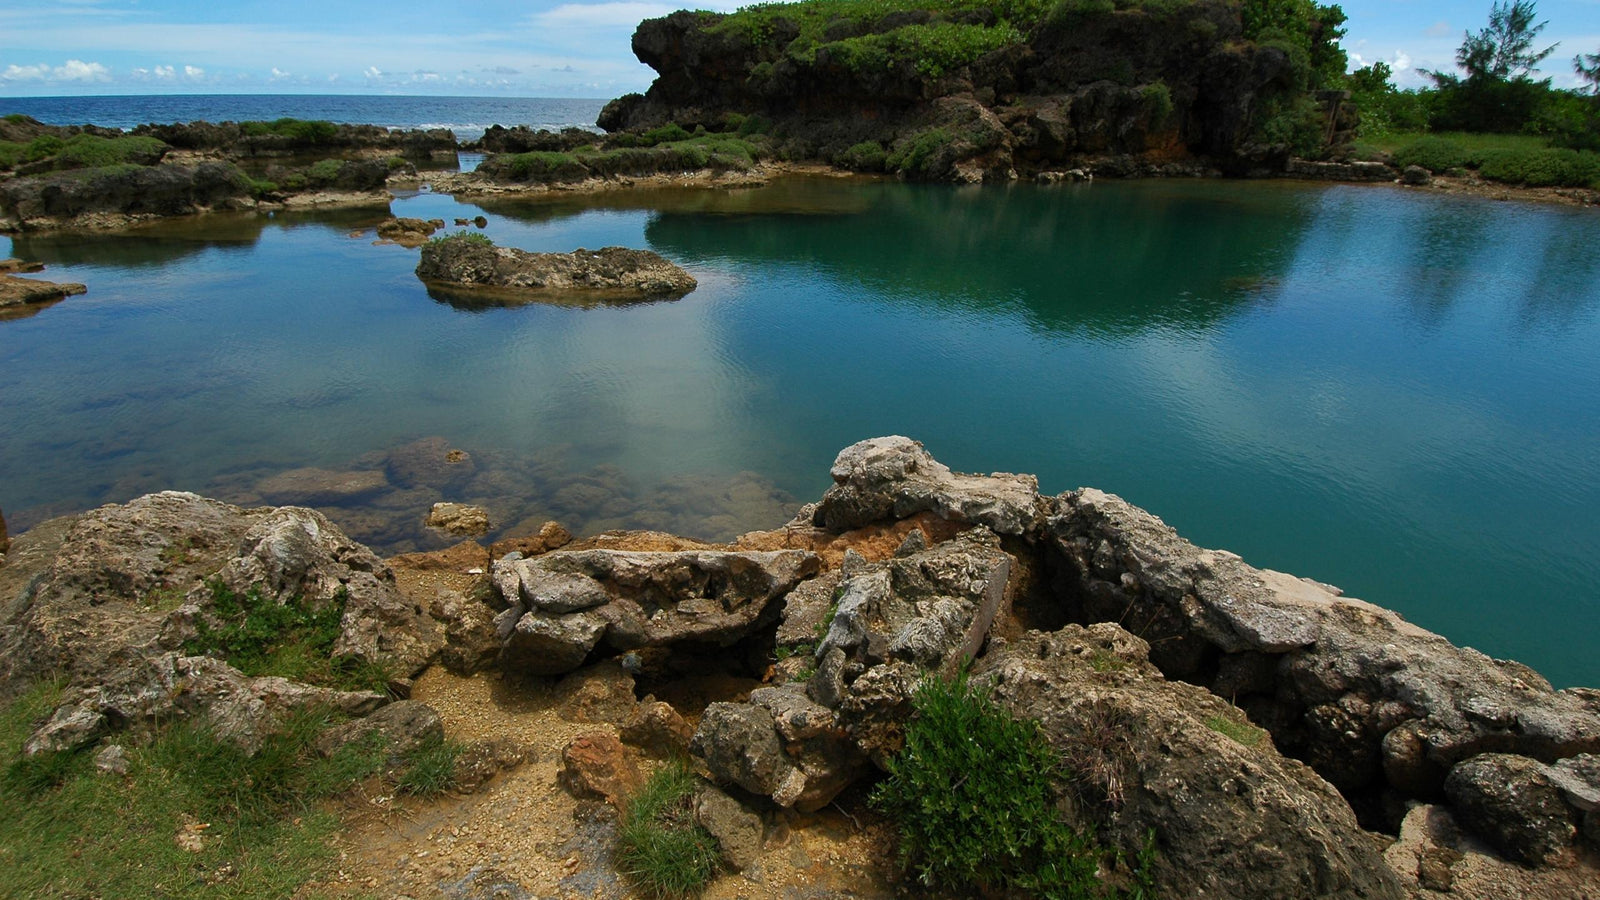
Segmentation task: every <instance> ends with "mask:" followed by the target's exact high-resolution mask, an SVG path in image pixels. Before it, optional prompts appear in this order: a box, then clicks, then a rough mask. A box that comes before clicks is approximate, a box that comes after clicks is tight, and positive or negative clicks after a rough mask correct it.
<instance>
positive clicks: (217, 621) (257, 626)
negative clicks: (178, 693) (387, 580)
mask: <svg viewBox="0 0 1600 900" xmlns="http://www.w3.org/2000/svg"><path fill="white" fill-rule="evenodd" d="M209 586H210V589H211V606H210V609H209V610H208V611H207V612H206V613H204V614H202V615H200V616H199V617H197V618H196V619H195V636H194V637H193V638H192V639H190V640H189V641H187V642H185V643H184V645H183V650H184V652H185V653H188V654H191V655H205V656H214V657H216V658H218V659H221V660H224V661H225V662H227V663H229V664H230V665H232V666H233V667H234V668H236V669H238V670H239V671H241V672H243V673H244V674H246V675H252V676H254V675H280V676H282V677H284V678H288V679H291V680H293V681H299V682H303V683H305V684H316V685H325V686H327V687H336V688H342V689H345V690H374V691H383V690H384V689H385V686H386V685H387V684H388V673H386V672H385V671H384V669H383V667H382V666H379V665H377V664H376V663H372V662H366V661H361V660H354V659H335V658H334V657H333V645H334V642H335V641H337V640H338V638H339V630H340V623H341V622H342V621H343V619H344V607H345V603H346V601H347V600H348V599H349V595H348V594H346V593H345V591H344V589H343V588H340V590H339V592H338V593H337V594H336V595H335V596H334V599H333V600H332V601H330V602H328V603H326V604H323V605H322V606H321V607H318V606H316V605H314V604H312V603H310V602H308V601H306V600H305V599H304V598H303V597H298V596H296V597H291V598H289V599H288V600H287V601H285V602H283V603H279V602H277V601H276V600H275V599H273V598H271V597H267V596H265V595H263V594H262V593H261V589H260V587H258V586H252V587H251V588H250V589H249V590H248V591H246V592H245V593H243V594H240V593H238V592H236V591H234V590H232V589H230V588H229V587H228V586H227V585H225V584H223V583H222V582H221V581H212V582H210V585H209Z"/></svg>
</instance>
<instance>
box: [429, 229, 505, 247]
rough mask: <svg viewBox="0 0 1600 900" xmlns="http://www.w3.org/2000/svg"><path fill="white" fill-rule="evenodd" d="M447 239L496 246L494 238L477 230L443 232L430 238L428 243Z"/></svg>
mask: <svg viewBox="0 0 1600 900" xmlns="http://www.w3.org/2000/svg"><path fill="white" fill-rule="evenodd" d="M447 241H459V242H461V243H464V244H482V245H484V246H485V247H493V246H494V240H493V239H492V238H490V237H489V236H488V235H486V234H482V233H479V232H476V231H457V232H453V233H451V234H441V235H439V236H438V237H432V238H428V243H430V244H443V243H445V242H447Z"/></svg>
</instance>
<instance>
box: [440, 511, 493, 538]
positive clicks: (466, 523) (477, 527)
mask: <svg viewBox="0 0 1600 900" xmlns="http://www.w3.org/2000/svg"><path fill="white" fill-rule="evenodd" d="M426 524H427V526H428V527H429V528H437V529H439V530H441V531H444V532H445V533H447V534H455V535H462V536H471V535H478V534H484V533H486V532H488V530H489V511H488V510H486V509H484V508H483V507H481V506H470V505H468V504H465V503H435V504H434V505H433V508H432V509H430V510H428V521H427V522H426Z"/></svg>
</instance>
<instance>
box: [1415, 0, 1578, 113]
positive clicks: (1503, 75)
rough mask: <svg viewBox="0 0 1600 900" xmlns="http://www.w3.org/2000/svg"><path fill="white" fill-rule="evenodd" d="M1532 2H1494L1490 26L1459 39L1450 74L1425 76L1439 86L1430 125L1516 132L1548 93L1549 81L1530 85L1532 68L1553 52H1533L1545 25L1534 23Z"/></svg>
mask: <svg viewBox="0 0 1600 900" xmlns="http://www.w3.org/2000/svg"><path fill="white" fill-rule="evenodd" d="M1536 15H1537V14H1536V12H1535V3H1534V0H1511V3H1510V4H1509V5H1508V4H1506V3H1502V2H1500V0H1495V3H1494V5H1493V6H1492V7H1491V8H1490V10H1489V27H1488V28H1485V29H1483V30H1482V31H1480V32H1478V33H1477V34H1472V33H1470V32H1468V33H1467V34H1466V35H1464V40H1463V41H1462V42H1461V47H1460V49H1458V50H1457V51H1456V64H1457V65H1459V66H1460V67H1461V69H1462V71H1464V72H1465V73H1466V78H1465V79H1463V78H1461V77H1460V76H1458V75H1456V74H1455V73H1452V72H1426V73H1425V74H1426V75H1427V76H1428V77H1429V78H1431V79H1433V83H1434V84H1435V85H1436V86H1437V87H1438V89H1439V92H1438V100H1437V106H1436V108H1435V115H1434V121H1433V123H1432V124H1433V127H1434V128H1436V129H1440V130H1455V129H1460V130H1464V131H1498V132H1510V131H1519V130H1521V129H1522V127H1523V126H1524V125H1526V124H1527V123H1528V121H1529V119H1530V118H1531V117H1532V116H1533V114H1534V113H1535V111H1536V110H1537V109H1538V108H1539V107H1540V106H1541V105H1542V104H1543V103H1544V101H1545V100H1546V99H1547V98H1548V95H1549V94H1550V79H1548V78H1546V79H1544V80H1542V81H1534V80H1533V79H1532V78H1531V77H1530V75H1531V73H1532V72H1533V67H1534V66H1537V65H1538V64H1539V63H1540V62H1542V61H1543V60H1544V59H1545V57H1547V56H1549V55H1550V54H1551V53H1553V52H1554V51H1555V49H1556V46H1557V45H1555V44H1551V45H1550V46H1548V47H1546V48H1544V49H1543V50H1535V49H1534V41H1535V40H1536V39H1537V38H1538V37H1539V32H1541V31H1543V30H1544V27H1545V25H1547V24H1549V23H1547V22H1538V23H1535V22H1534V19H1535V18H1536Z"/></svg>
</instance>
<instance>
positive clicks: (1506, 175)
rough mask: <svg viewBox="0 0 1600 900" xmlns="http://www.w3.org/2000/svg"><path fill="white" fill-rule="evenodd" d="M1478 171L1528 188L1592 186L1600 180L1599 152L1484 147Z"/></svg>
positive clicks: (1487, 176)
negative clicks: (1490, 148) (1489, 148)
mask: <svg viewBox="0 0 1600 900" xmlns="http://www.w3.org/2000/svg"><path fill="white" fill-rule="evenodd" d="M1478 174H1479V175H1482V176H1483V177H1484V178H1488V179H1490V180H1491V181H1503V182H1505V183H1506V184H1521V185H1527V186H1529V187H1589V186H1591V185H1595V184H1597V183H1600V154H1595V153H1592V152H1589V151H1579V150H1566V149H1556V148H1551V149H1546V150H1485V151H1484V152H1483V153H1482V154H1481V156H1480V158H1479V160H1478Z"/></svg>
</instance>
